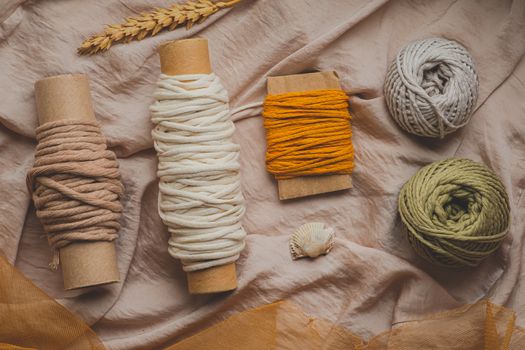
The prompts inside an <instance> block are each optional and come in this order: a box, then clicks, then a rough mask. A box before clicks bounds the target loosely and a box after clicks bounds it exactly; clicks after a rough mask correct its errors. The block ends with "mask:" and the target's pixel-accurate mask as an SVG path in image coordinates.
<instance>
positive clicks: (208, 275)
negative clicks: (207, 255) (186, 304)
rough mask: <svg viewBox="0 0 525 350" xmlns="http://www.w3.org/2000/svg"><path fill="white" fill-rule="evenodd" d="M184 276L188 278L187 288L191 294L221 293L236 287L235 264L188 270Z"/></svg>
mask: <svg viewBox="0 0 525 350" xmlns="http://www.w3.org/2000/svg"><path fill="white" fill-rule="evenodd" d="M186 276H187V278H188V290H189V292H190V293H191V294H209V293H221V292H228V291H232V290H234V289H236V288H237V273H236V269H235V264H228V265H221V266H215V267H210V268H209V269H205V270H199V271H194V272H188V273H187V274H186Z"/></svg>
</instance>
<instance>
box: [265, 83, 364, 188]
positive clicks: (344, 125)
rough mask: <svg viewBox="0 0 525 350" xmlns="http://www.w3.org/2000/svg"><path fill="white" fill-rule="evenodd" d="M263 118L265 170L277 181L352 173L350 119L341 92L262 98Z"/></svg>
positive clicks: (296, 93)
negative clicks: (265, 143) (265, 144)
mask: <svg viewBox="0 0 525 350" xmlns="http://www.w3.org/2000/svg"><path fill="white" fill-rule="evenodd" d="M263 116H264V127H265V128H266V141H267V151H266V168H267V170H268V171H269V172H270V173H272V174H274V175H275V177H276V178H277V179H287V178H293V177H299V176H310V175H324V174H351V173H352V169H353V167H354V163H353V158H354V148H353V146H352V130H351V125H350V118H351V117H350V113H349V112H348V97H347V96H346V94H345V93H344V91H341V90H313V91H303V92H292V93H285V94H278V95H268V96H267V97H266V100H265V102H264V111H263Z"/></svg>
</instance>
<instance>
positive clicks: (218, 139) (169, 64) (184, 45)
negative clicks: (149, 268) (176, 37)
mask: <svg viewBox="0 0 525 350" xmlns="http://www.w3.org/2000/svg"><path fill="white" fill-rule="evenodd" d="M159 52H160V61H161V72H162V75H161V81H160V82H159V86H158V89H157V92H156V94H155V96H156V98H157V102H155V104H153V105H152V107H151V111H152V121H153V122H154V123H155V124H156V127H155V130H154V131H153V137H154V140H155V147H156V149H157V152H158V153H159V177H161V181H160V184H159V186H160V190H161V193H160V197H159V213H160V215H161V217H162V218H163V221H164V222H165V223H166V225H168V227H169V229H170V232H171V233H172V238H171V239H170V242H169V243H170V247H169V251H170V254H172V256H174V257H177V258H180V259H182V262H183V264H184V270H185V271H186V272H187V278H188V289H189V291H190V293H192V294H204V293H217V292H224V291H229V290H233V289H235V288H236V287H237V278H236V271H235V260H237V258H238V256H239V252H240V250H242V248H243V247H244V236H245V232H244V229H242V226H240V221H239V220H240V218H241V217H242V214H243V213H244V205H243V198H242V193H241V192H240V182H239V180H238V179H239V173H238V167H239V165H238V162H237V157H238V147H239V146H238V145H236V144H234V143H232V142H231V134H232V133H233V130H234V127H233V124H232V122H231V120H230V119H229V110H228V109H227V108H228V106H227V93H226V92H225V91H224V88H223V87H222V86H221V85H220V82H219V80H218V78H217V77H216V76H214V75H213V73H212V71H211V65H210V60H209V54H208V42H207V40H206V39H187V40H180V41H174V42H168V43H165V44H163V45H161V47H160V50H159ZM194 98H195V100H194ZM199 103H200V105H199ZM193 104H197V105H195V106H194V105H193ZM192 111H194V112H192ZM192 113H193V114H192ZM183 120H185V122H184V121H183ZM207 130H209V131H208V132H206V131H207ZM221 135H222V136H221ZM188 136H189V137H188ZM197 141H198V142H200V144H195V142H197ZM210 145H212V146H213V145H216V146H213V147H212V148H210ZM197 148H198V149H199V150H200V151H199V152H197V153H195V152H194V150H195V149H197ZM184 150H186V151H187V152H184ZM229 152H231V153H229ZM183 153H184V154H183ZM203 157H208V158H210V159H208V158H207V159H206V160H204V159H203ZM212 158H213V159H212ZM221 159H222V160H224V162H223V161H222V160H221ZM187 168H188V169H187ZM190 168H191V169H190ZM197 168H202V171H199V172H198V173H195V171H196V169H197ZM192 169H193V173H192ZM186 171H188V178H185V175H184V174H186ZM190 173H191V174H190ZM186 196H188V197H186ZM199 203H200V204H199ZM203 215H204V216H203ZM200 219H202V221H199V220H200ZM214 225H215V226H214ZM208 259H209V260H208Z"/></svg>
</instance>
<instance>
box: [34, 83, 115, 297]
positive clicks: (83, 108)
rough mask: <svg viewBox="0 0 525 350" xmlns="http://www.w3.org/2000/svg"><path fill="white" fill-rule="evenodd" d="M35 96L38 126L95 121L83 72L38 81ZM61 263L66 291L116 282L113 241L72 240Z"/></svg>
mask: <svg viewBox="0 0 525 350" xmlns="http://www.w3.org/2000/svg"><path fill="white" fill-rule="evenodd" d="M35 98H36V105H37V111H38V122H39V124H40V125H42V124H44V123H47V122H54V121H59V120H65V119H70V120H89V121H94V120H96V119H95V113H94V112H93V105H92V102H91V95H90V92H89V81H88V78H87V76H85V75H83V74H65V75H57V76H53V77H49V78H45V79H42V80H39V81H37V82H36V83H35ZM60 265H61V267H62V276H63V279H64V288H65V289H66V290H69V289H77V288H83V287H91V286H98V285H102V284H107V283H113V282H118V281H119V271H118V267H117V254H116V251H115V244H114V242H102V241H98V242H89V241H81V242H73V243H71V244H69V245H67V246H65V247H63V248H60Z"/></svg>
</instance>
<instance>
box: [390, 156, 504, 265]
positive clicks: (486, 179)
mask: <svg viewBox="0 0 525 350" xmlns="http://www.w3.org/2000/svg"><path fill="white" fill-rule="evenodd" d="M398 204H399V214H400V215H401V220H402V221H403V223H404V224H405V226H406V228H407V229H408V241H409V242H410V244H411V245H412V247H413V248H414V249H415V251H416V252H417V253H418V254H419V255H421V256H422V257H423V258H425V259H426V260H428V261H430V262H431V263H435V264H437V265H441V266H447V267H460V266H476V265H478V264H479V263H480V262H481V261H482V260H483V259H484V258H486V257H487V256H488V255H490V254H491V253H493V252H494V251H495V250H497V249H498V247H499V246H500V244H501V242H502V240H503V239H504V238H505V235H506V234H507V230H508V227H509V216H510V207H509V199H508V196H507V193H506V192H505V188H504V186H503V184H502V183H501V181H500V179H499V178H498V176H497V175H496V174H495V173H494V172H492V170H490V169H488V168H487V167H485V166H484V165H482V164H480V163H476V162H474V161H472V160H469V159H458V158H452V159H447V160H443V161H439V162H435V163H432V164H430V165H427V166H425V167H423V168H422V169H420V170H419V171H418V172H417V173H416V174H415V175H414V176H413V177H412V178H411V179H410V180H409V181H408V182H407V183H406V184H405V185H404V186H403V188H402V189H401V192H400V194H399V203H398Z"/></svg>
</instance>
